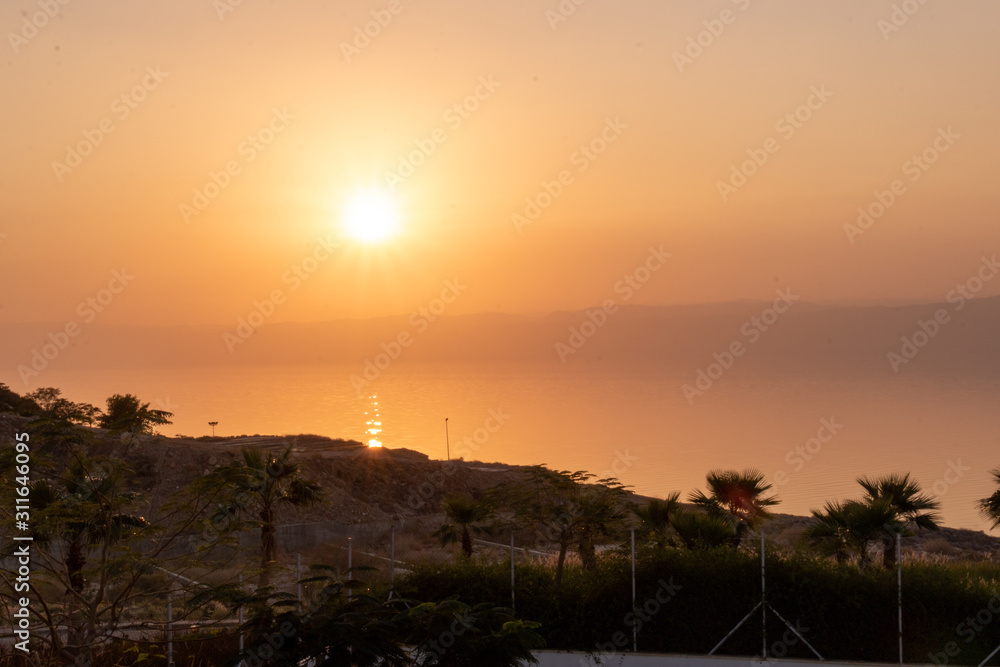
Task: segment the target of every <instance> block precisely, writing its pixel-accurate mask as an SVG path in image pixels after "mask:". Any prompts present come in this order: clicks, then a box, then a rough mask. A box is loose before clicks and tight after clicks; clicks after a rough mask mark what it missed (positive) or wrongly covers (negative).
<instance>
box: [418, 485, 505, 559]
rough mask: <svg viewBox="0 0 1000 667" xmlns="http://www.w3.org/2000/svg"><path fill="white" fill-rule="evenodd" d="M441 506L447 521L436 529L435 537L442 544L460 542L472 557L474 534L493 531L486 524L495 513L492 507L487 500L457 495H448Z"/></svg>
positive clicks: (485, 533) (469, 556)
mask: <svg viewBox="0 0 1000 667" xmlns="http://www.w3.org/2000/svg"><path fill="white" fill-rule="evenodd" d="M441 506H442V507H443V508H444V513H445V517H446V518H447V522H446V523H444V524H442V526H441V527H440V528H438V529H437V530H436V531H434V534H433V537H436V538H438V540H440V541H441V544H442V546H444V545H448V544H454V543H455V542H458V543H459V544H461V547H462V553H463V554H465V557H466V558H471V557H472V534H473V533H475V534H477V535H490V534H492V532H493V531H492V529H491V528H490V526H488V525H485V523H486V522H487V521H489V519H490V517H491V516H492V514H493V512H492V509H491V508H490V506H489V504H488V503H486V502H485V501H482V500H475V499H473V498H471V497H470V496H457V495H456V496H448V497H446V498H445V499H444V500H443V501H442V502H441Z"/></svg>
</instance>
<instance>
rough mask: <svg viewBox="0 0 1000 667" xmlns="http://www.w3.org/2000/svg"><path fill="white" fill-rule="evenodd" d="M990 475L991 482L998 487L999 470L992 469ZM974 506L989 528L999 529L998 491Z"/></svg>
mask: <svg viewBox="0 0 1000 667" xmlns="http://www.w3.org/2000/svg"><path fill="white" fill-rule="evenodd" d="M990 474H991V475H993V482H994V483H996V484H998V485H1000V468H994V469H993V470H991V471H990ZM976 506H977V507H979V513H980V514H981V515H982V516H983V518H984V519H986V520H987V521H989V522H990V524H991V525H990V528H1000V489H997V490H996V491H994V492H993V493H992V494H991V495H990V496H989V497H988V498H982V499H980V500H978V501H976Z"/></svg>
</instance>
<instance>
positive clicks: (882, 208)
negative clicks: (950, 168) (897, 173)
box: [844, 125, 962, 245]
mask: <svg viewBox="0 0 1000 667" xmlns="http://www.w3.org/2000/svg"><path fill="white" fill-rule="evenodd" d="M961 138H962V135H960V134H956V133H955V132H954V130H952V129H951V126H950V125H949V126H948V129H945V128H943V127H939V128H938V131H937V137H936V138H935V139H934V142H933V143H932V144H931V145H930V146H928V147H927V148H925V149H924V150H923V151H921V152H920V153H918V154H915V155H913V156H912V157H910V159H909V160H907V161H906V162H904V163H903V165H902V167H901V169H902V172H903V175H904V176H909V177H910V179H909V180H910V182H911V183H916V182H917V181H919V180H920V177H921V176H923V175H924V174H925V173H927V171H928V170H929V169H930V168H931V166H932V165H934V164H935V163H936V162H937V161H938V160H939V159H940V158H941V155H943V154H944V153H947V152H948V150H949V149H950V148H951V147H952V146H954V145H955V142H956V141H958V140H959V139H961ZM907 192H908V190H907V189H906V183H905V182H904V181H903V180H902V179H900V178H897V179H896V180H894V181H893V182H892V183H890V184H889V188H888V189H887V190H882V191H879V190H876V191H875V193H874V197H875V199H874V201H872V202H871V203H869V204H868V205H867V206H859V207H858V219H857V221H856V222H855V223H853V224H852V223H850V222H848V223H846V224H845V225H844V233H845V234H846V235H847V240H848V241H850V242H851V245H854V243H855V240H856V239H857V238H858V237H859V236H861V235H863V234H864V233H865V232H867V231H868V230H869V229H871V228H872V226H873V225H874V224H875V223H876V222H877V221H878V220H880V219H881V218H882V216H884V215H885V214H886V212H887V211H888V210H889V209H890V208H892V207H893V205H895V203H896V202H897V201H899V198H900V197H902V196H903V195H905V194H906V193H907Z"/></svg>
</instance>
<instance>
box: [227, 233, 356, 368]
mask: <svg viewBox="0 0 1000 667" xmlns="http://www.w3.org/2000/svg"><path fill="white" fill-rule="evenodd" d="M315 244H316V245H315V247H314V248H313V249H312V251H311V252H310V253H309V254H308V255H306V256H305V257H303V258H302V259H301V260H299V261H298V262H296V263H294V264H292V265H291V266H290V267H288V269H287V270H286V271H285V272H284V273H283V274H281V282H282V283H283V284H285V285H288V292H289V293H292V292H295V291H297V290H298V289H299V288H300V287H302V285H303V284H305V282H306V281H307V280H309V279H310V278H311V277H312V276H313V275H315V273H316V272H317V271H319V268H320V266H322V265H323V263H324V262H326V261H327V260H329V259H330V258H331V257H333V252H334V251H335V250H336V249H337V248H339V247H340V246H341V242H340V241H339V240H337V239H335V238H334V234H332V233H331V234H328V235H327V236H325V237H323V236H321V237H319V238H317V239H316V240H315ZM286 299H287V295H286V293H285V291H284V290H282V289H280V288H275V289H273V290H271V292H270V294H268V296H267V298H265V299H264V300H263V301H254V302H253V309H252V310H251V311H250V312H249V313H248V314H247V315H246V317H243V316H240V317H238V318H237V319H236V329H235V330H234V331H232V332H230V331H227V332H225V333H223V334H222V342H223V343H225V345H226V348H227V349H228V350H229V354H234V353H235V352H236V348H237V346H239V345H242V344H243V343H245V342H246V341H247V340H248V339H249V338H250V337H251V336H253V335H254V334H255V333H257V330H258V329H260V328H261V327H262V326H264V323H265V322H266V321H267V320H269V319H271V317H272V316H273V315H274V313H275V311H276V310H277V308H278V306H281V305H283V304H284V303H285V300H286Z"/></svg>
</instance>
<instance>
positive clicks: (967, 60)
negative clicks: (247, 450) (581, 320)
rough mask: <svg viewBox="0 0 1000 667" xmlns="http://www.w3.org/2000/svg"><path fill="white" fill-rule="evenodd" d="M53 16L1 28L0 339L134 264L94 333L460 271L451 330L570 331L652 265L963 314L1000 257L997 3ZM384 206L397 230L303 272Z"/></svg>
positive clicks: (755, 291) (182, 4)
mask: <svg viewBox="0 0 1000 667" xmlns="http://www.w3.org/2000/svg"><path fill="white" fill-rule="evenodd" d="M579 1H580V0H577V2H579ZM62 2H66V3H67V4H65V5H64V6H63V5H60V4H59V3H58V2H57V0H41V1H40V2H36V1H28V0H5V2H4V3H3V4H2V7H0V28H2V33H3V34H4V40H3V41H4V43H3V45H2V46H0V48H2V49H5V55H4V56H3V59H2V61H0V86H2V88H0V90H2V91H3V105H2V106H0V127H2V128H3V131H2V133H0V136H2V144H0V151H2V155H3V158H4V159H3V160H2V162H0V202H2V206H3V215H2V217H0V284H2V285H3V290H2V292H0V321H7V322H21V321H40V320H44V321H63V320H66V319H68V318H71V317H74V316H75V315H74V313H75V312H76V310H77V306H78V304H79V303H80V302H81V301H83V300H85V299H86V298H88V297H92V296H94V295H95V294H97V293H98V292H99V290H101V289H102V288H103V287H106V286H107V285H108V283H109V281H111V280H112V272H113V271H115V270H118V271H121V270H122V268H123V267H124V268H125V269H126V276H128V275H131V276H134V278H129V279H128V285H127V287H126V288H125V289H124V291H123V292H122V293H121V294H120V295H118V296H116V297H115V299H114V302H113V303H112V304H111V305H109V306H108V307H107V308H106V311H105V312H104V313H102V315H101V317H102V323H106V324H114V323H152V324H167V323H192V324H194V323H220V324H221V323H231V322H233V321H235V319H236V318H237V317H238V316H240V315H245V314H246V313H247V312H249V311H250V310H251V309H252V308H253V302H254V300H261V299H265V298H267V297H268V295H270V294H271V293H272V292H273V291H274V290H276V289H280V290H282V292H283V295H284V296H285V297H287V298H286V299H285V303H284V304H282V305H281V307H280V310H279V311H278V312H277V313H276V314H275V320H294V321H312V320H329V319H337V318H343V317H366V316H375V315H389V314H403V313H408V312H411V311H413V310H415V309H416V308H418V307H420V306H421V305H423V304H426V303H428V302H429V301H430V300H431V299H433V298H434V297H435V296H437V295H439V294H440V293H441V290H442V289H444V287H445V281H446V280H449V279H456V278H457V279H458V280H460V281H461V283H462V284H464V285H467V286H468V288H467V289H466V290H464V291H463V292H462V294H461V296H460V298H458V299H456V300H455V303H454V304H452V305H451V306H449V308H450V312H452V313H455V314H457V313H468V312H480V311H490V310H499V311H505V312H546V311H551V310H558V309H575V308H582V307H587V306H591V305H594V304H597V303H599V302H601V301H602V300H604V299H606V298H608V297H609V296H611V295H612V293H613V286H614V285H615V283H616V281H618V280H619V279H621V278H622V276H623V275H625V274H626V273H630V272H632V271H634V270H635V269H636V268H637V267H638V266H639V265H640V264H641V263H642V262H644V261H645V259H646V257H647V255H648V253H649V247H650V246H651V245H652V246H654V247H657V248H658V247H659V246H660V245H662V246H663V248H664V250H665V252H668V253H671V254H672V255H673V256H672V257H671V258H670V260H669V261H668V263H667V266H666V267H665V269H664V270H662V271H660V272H657V273H656V274H655V275H654V276H653V278H652V279H651V280H650V281H649V283H648V284H646V285H645V286H644V287H643V289H642V290H640V291H639V292H638V293H637V294H636V296H635V299H634V302H636V303H649V304H667V303H691V302H702V301H724V300H732V299H740V298H772V297H773V292H774V289H775V287H776V286H789V287H792V288H794V289H795V290H797V292H798V293H799V294H800V295H801V296H802V297H803V298H804V299H808V300H812V301H828V300H873V299H899V300H904V299H905V300H909V299H941V298H943V297H944V295H945V294H946V293H947V292H948V291H949V290H950V289H951V288H952V287H954V285H955V284H956V283H958V282H959V281H962V282H964V281H965V280H966V279H967V278H969V277H970V276H972V275H973V274H974V272H975V271H976V269H977V267H978V266H979V265H980V261H981V257H982V256H983V255H984V254H985V255H988V256H991V255H992V254H993V253H997V252H1000V224H998V223H1000V219H998V217H997V213H998V209H1000V193H998V189H997V185H996V176H997V173H998V172H997V167H996V159H997V155H1000V150H998V149H1000V125H998V123H997V121H996V119H997V118H998V117H1000V86H998V83H1000V39H998V32H1000V28H998V26H1000V3H997V2H995V1H994V0H948V1H947V2H945V1H944V0H926V1H925V2H924V3H923V4H920V3H918V2H917V0H907V1H906V2H902V1H897V0H828V1H820V0H810V1H807V2H803V1H801V0H794V1H793V0H784V1H778V0H739V1H733V0H703V1H698V2H694V1H691V2H682V1H677V2H673V1H670V2H667V1H665V0H613V1H612V0H587V1H586V2H583V3H582V4H581V5H580V6H576V5H575V4H573V3H572V2H571V0H563V2H562V3H561V5H560V2H558V1H557V0H548V1H531V2H529V1H525V0H476V1H474V2H458V1H457V0H455V1H451V2H445V1H443V0H398V1H397V0H392V1H390V0H374V1H368V0H364V1H362V0H335V1H329V2H326V1H318V0H294V1H292V0H271V1H267V0H243V1H242V3H240V4H238V6H235V7H231V6H230V5H237V0H216V1H215V2H214V3H213V0H171V1H170V2H152V1H149V0H147V1H145V2H135V1H132V2H125V1H111V0H72V1H68V2H67V0H62ZM49 5H51V7H49V9H48V11H49V12H50V13H55V16H54V17H52V18H49V17H48V16H46V15H45V11H46V9H45V8H46V7H48V6H49ZM904 5H905V7H904ZM560 6H562V7H563V11H564V12H566V13H567V14H568V13H569V11H568V8H575V11H574V12H573V13H572V14H570V15H569V16H562V15H560V14H558V12H559V11H560V9H559V8H560ZM53 8H54V9H53ZM228 10H231V11H228ZM392 10H395V12H396V13H392ZM907 11H909V12H910V13H909V14H908V13H907ZM373 12H374V14H373ZM557 18H558V19H563V18H565V20H558V21H557V20H556V19H557ZM378 19H381V21H382V22H383V23H385V25H384V26H378V25H377V24H376V23H372V22H373V21H376V20H378ZM880 21H881V23H880ZM893 21H895V23H893ZM32 22H34V23H35V24H39V25H41V26H42V27H40V28H36V26H35V25H32ZM366 23H367V24H370V25H368V29H369V31H370V32H371V33H375V34H376V36H374V37H371V38H367V37H365V38H361V37H359V34H361V33H363V31H364V30H365V27H366ZM713 33H717V34H713ZM699 41H700V42H701V45H700V46H699V45H698V42H699ZM345 45H350V48H348V47H345ZM682 56H683V57H682ZM477 94H478V97H476V95H477ZM470 96H472V97H470ZM456 104H458V105H464V107H462V108H461V110H460V111H459V110H456V109H455V108H454V107H455V105H456ZM803 105H804V106H803ZM810 105H811V108H810ZM796 113H797V114H798V119H796V117H795V114H796ZM787 114H792V116H791V117H790V118H786V115H787ZM108 130H110V131H108ZM602 134H603V138H602ZM251 137H256V139H253V140H250V138H251ZM435 139H436V140H435ZM420 145H423V146H424V147H425V151H424V152H429V153H430V152H431V151H430V150H429V148H428V146H433V152H432V153H431V154H430V155H427V156H424V155H423V154H420V153H417V154H414V153H413V151H416V150H418V146H420ZM587 145H592V146H593V152H591V153H590V154H589V155H588V154H586V153H584V152H581V146H587ZM935 146H936V147H935ZM69 147H73V150H75V151H77V152H78V153H86V155H80V156H79V158H76V157H74V156H72V155H68V154H67V153H68V148H69ZM599 150H603V152H602V153H600V154H598V151H599ZM925 151H926V152H927V153H926V159H927V160H928V161H930V160H932V159H933V160H934V162H933V164H929V163H922V162H921V163H917V162H914V161H913V158H914V156H920V155H923V154H924V153H925ZM411 155H415V157H414V159H413V160H412V161H413V162H420V163H421V164H420V165H419V166H416V167H415V168H414V169H413V173H412V175H408V176H406V178H403V179H401V180H400V181H397V182H394V183H389V181H390V180H391V179H389V178H387V173H389V172H396V173H397V174H398V173H399V169H400V161H401V159H402V160H407V161H410V157H409V156H411ZM754 157H756V160H757V162H763V164H760V165H758V164H754V163H749V164H747V165H746V166H745V167H743V168H742V169H743V171H745V172H746V173H750V172H755V173H752V175H749V176H747V177H746V178H745V182H744V177H743V175H742V174H740V175H738V176H737V177H734V176H733V170H734V165H735V168H736V169H737V170H739V169H741V165H742V164H743V163H744V162H745V161H747V160H751V159H753V158H754ZM764 158H766V161H764ZM920 159H921V160H923V159H924V158H920ZM56 163H58V164H56ZM74 165H75V166H74ZM227 166H229V167H231V168H232V172H233V174H225V175H223V174H224V172H225V171H226V169H227ZM404 171H405V170H404ZM561 172H565V173H562V177H563V181H564V182H563V183H562V184H558V181H559V179H560V173H561ZM213 173H214V174H215V180H216V181H217V182H219V183H221V184H223V185H224V187H221V188H215V187H214V186H212V185H209V184H212V174H213ZM731 179H732V180H731ZM897 180H898V181H899V182H898V183H896V184H895V187H896V191H897V192H896V194H892V189H893V182H894V181H897ZM543 182H547V183H549V185H548V187H549V190H551V191H552V192H557V193H558V191H559V190H560V189H561V193H558V196H556V197H555V198H554V201H552V202H551V205H549V206H548V207H547V208H545V209H544V210H542V211H541V212H540V214H539V215H537V216H533V215H532V216H528V214H529V213H532V211H530V209H529V210H526V208H527V204H526V198H531V199H537V198H538V197H539V195H540V193H545V187H544V186H543ZM720 182H722V183H728V184H729V186H730V188H726V187H723V188H722V190H723V191H722V192H720ZM556 184H558V185H556ZM206 186H208V193H209V194H212V195H215V196H214V197H213V198H212V199H210V200H207V199H206V200H205V201H204V202H201V204H207V205H204V206H203V208H204V210H201V211H199V212H198V213H197V214H196V215H195V214H192V210H194V209H196V207H197V206H198V200H197V198H196V196H195V193H194V191H195V190H196V189H198V190H200V191H202V192H204V191H205V190H206ZM371 189H382V190H385V191H387V192H389V191H391V197H392V200H393V201H394V203H395V205H396V206H397V207H398V208H399V211H400V229H399V232H398V233H397V234H396V235H394V236H392V237H391V238H390V239H388V240H386V241H384V242H381V243H377V244H369V245H366V244H362V243H359V242H357V241H353V240H351V241H345V242H343V243H341V244H340V246H339V247H337V248H336V249H334V250H333V251H332V252H330V253H329V255H327V252H326V251H325V250H321V251H320V253H319V254H320V256H321V257H322V258H323V259H324V261H321V262H317V263H316V264H315V266H313V267H312V268H314V269H315V272H314V273H312V274H309V275H310V277H309V279H308V280H307V281H305V282H296V278H295V277H293V276H294V269H293V267H295V266H296V265H297V264H301V263H302V262H303V261H304V260H306V258H308V257H313V256H314V250H315V249H316V247H317V239H327V243H329V242H330V241H331V240H333V241H336V240H337V239H338V238H340V237H341V234H342V233H341V230H340V223H341V221H342V220H341V218H342V208H343V206H344V205H345V203H346V202H349V201H351V200H352V199H353V198H354V197H355V196H356V194H357V193H358V192H362V191H368V190H371ZM883 191H884V192H885V194H883V195H881V197H882V199H883V200H884V202H886V203H888V202H889V200H890V198H892V199H894V200H895V201H893V202H892V203H891V204H890V205H888V206H887V210H886V211H885V212H884V215H882V216H881V217H879V218H878V219H875V218H873V219H872V221H871V223H870V224H869V226H868V229H867V230H864V229H860V228H858V229H855V230H854V231H851V230H850V229H849V228H848V229H845V225H849V224H856V221H857V219H858V209H859V207H865V208H869V207H872V210H873V211H874V212H876V213H877V212H878V211H879V208H880V206H882V205H881V204H878V203H877V199H876V194H875V193H876V192H883ZM546 196H547V193H545V196H542V197H541V203H545V204H548V203H549V202H548V201H547V200H546ZM873 202H874V203H875V204H874V205H873ZM182 205H186V206H190V207H191V208H190V209H183V208H182ZM185 211H186V213H185ZM514 214H519V215H522V216H525V220H527V218H528V217H535V219H534V220H533V221H531V222H530V224H521V225H518V224H515V221H514V220H513V219H512V215H514ZM866 224H868V223H866ZM519 227H520V228H519ZM859 230H860V231H859ZM309 261H312V260H309ZM307 264H308V262H307ZM289 271H293V274H291V275H290V274H288V272H289ZM303 275H305V274H303ZM299 280H301V279H299ZM115 286H116V287H117V286H118V283H115ZM997 293H1000V283H996V284H990V285H988V286H987V288H986V290H984V292H983V294H997Z"/></svg>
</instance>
